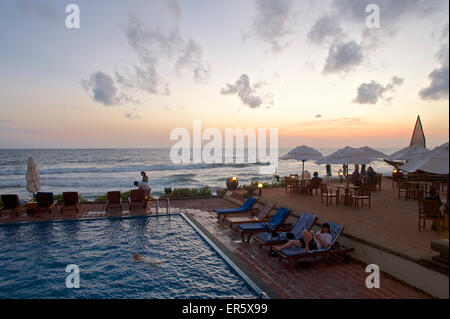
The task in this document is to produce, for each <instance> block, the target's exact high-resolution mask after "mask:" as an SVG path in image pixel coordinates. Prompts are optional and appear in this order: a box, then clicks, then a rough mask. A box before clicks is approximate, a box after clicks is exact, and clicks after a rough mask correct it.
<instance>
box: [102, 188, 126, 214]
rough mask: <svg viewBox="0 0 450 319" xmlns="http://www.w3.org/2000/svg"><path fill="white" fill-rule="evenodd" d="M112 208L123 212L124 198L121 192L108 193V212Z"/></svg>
mask: <svg viewBox="0 0 450 319" xmlns="http://www.w3.org/2000/svg"><path fill="white" fill-rule="evenodd" d="M111 208H115V209H120V210H121V211H122V209H123V207H122V196H121V195H120V192H108V201H107V202H106V211H108V210H109V209H111Z"/></svg>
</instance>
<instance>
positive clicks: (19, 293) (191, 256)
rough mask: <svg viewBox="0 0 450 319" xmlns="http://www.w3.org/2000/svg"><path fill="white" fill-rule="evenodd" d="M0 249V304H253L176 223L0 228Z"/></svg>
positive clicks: (176, 219)
mask: <svg viewBox="0 0 450 319" xmlns="http://www.w3.org/2000/svg"><path fill="white" fill-rule="evenodd" d="M0 243H1V245H0V298H139V299H140V298H157V299H159V298H257V297H258V293H257V292H256V291H255V290H253V289H252V288H251V287H250V285H248V284H247V282H246V281H245V280H244V279H243V278H242V277H241V276H240V275H239V274H238V273H237V272H236V271H235V270H234V269H233V268H232V267H231V266H230V265H229V264H228V263H227V262H225V260H224V259H223V258H222V257H221V256H220V255H219V254H218V253H217V252H216V251H215V250H214V249H213V247H212V246H211V245H210V244H209V243H208V242H207V241H205V239H203V238H202V236H201V235H200V234H199V233H198V232H197V230H196V229H194V227H193V226H192V225H191V224H190V223H188V222H187V220H185V218H184V217H183V216H181V215H172V216H170V218H169V216H159V217H139V218H129V219H97V220H84V221H63V222H39V223H29V224H15V225H3V226H0ZM135 253H140V254H141V255H142V256H144V257H146V258H147V259H150V260H159V261H160V262H161V263H160V264H153V263H136V262H135V261H134V260H133V255H134V254H135ZM69 264H75V265H78V266H79V269H80V288H78V289H76V288H72V289H69V288H67V287H66V277H67V276H68V275H69V274H68V273H66V271H65V270H66V267H67V265H69Z"/></svg>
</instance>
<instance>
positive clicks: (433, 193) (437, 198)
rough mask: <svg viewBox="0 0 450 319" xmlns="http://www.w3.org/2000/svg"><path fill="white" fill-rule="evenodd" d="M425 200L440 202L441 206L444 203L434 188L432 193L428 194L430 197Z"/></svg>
mask: <svg viewBox="0 0 450 319" xmlns="http://www.w3.org/2000/svg"><path fill="white" fill-rule="evenodd" d="M425 199H428V200H437V201H439V206H440V205H441V204H442V202H441V197H440V196H439V194H438V192H437V190H436V189H434V188H432V189H430V192H429V193H428V197H427V198H425Z"/></svg>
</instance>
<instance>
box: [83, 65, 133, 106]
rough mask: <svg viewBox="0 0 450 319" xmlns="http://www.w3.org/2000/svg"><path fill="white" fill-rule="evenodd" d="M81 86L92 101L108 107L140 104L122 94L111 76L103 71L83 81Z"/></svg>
mask: <svg viewBox="0 0 450 319" xmlns="http://www.w3.org/2000/svg"><path fill="white" fill-rule="evenodd" d="M81 85H82V87H83V88H84V89H85V90H86V91H87V92H88V94H89V95H90V96H91V97H92V99H94V100H95V101H97V102H99V103H102V104H103V105H106V106H114V105H120V104H125V103H128V102H132V103H138V101H136V100H134V99H132V98H130V97H129V96H127V95H126V94H123V93H120V92H119V90H118V88H117V86H116V84H115V83H114V80H113V79H112V78H111V76H109V75H108V74H106V73H103V72H101V71H98V72H96V73H93V74H91V76H90V77H89V79H87V80H81Z"/></svg>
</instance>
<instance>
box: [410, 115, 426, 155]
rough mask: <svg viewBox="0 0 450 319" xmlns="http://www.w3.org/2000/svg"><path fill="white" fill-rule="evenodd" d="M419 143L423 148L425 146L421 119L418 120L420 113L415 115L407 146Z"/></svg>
mask: <svg viewBox="0 0 450 319" xmlns="http://www.w3.org/2000/svg"><path fill="white" fill-rule="evenodd" d="M414 145H419V146H422V147H423V148H427V143H426V139H425V134H424V133H423V126H422V121H421V120H420V115H418V116H417V121H416V125H415V126H414V132H413V134H412V136H411V142H410V144H409V146H414Z"/></svg>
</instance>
